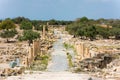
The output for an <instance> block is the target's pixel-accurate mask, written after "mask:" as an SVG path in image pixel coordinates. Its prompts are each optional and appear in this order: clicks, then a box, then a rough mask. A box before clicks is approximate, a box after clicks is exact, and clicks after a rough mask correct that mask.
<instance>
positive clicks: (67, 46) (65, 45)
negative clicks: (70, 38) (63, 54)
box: [63, 43, 74, 49]
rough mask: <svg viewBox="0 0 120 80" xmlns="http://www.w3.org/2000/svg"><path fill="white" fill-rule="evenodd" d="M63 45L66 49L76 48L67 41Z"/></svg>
mask: <svg viewBox="0 0 120 80" xmlns="http://www.w3.org/2000/svg"><path fill="white" fill-rule="evenodd" d="M63 45H64V47H65V49H70V48H74V47H73V46H72V45H70V44H67V43H64V44H63Z"/></svg>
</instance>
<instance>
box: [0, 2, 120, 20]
mask: <svg viewBox="0 0 120 80" xmlns="http://www.w3.org/2000/svg"><path fill="white" fill-rule="evenodd" d="M18 16H24V17H27V18H30V19H40V20H49V19H57V20H75V19H76V18H80V17H83V16H86V17H88V18H93V19H98V18H107V19H108V18H114V19H120V0H0V19H4V18H8V17H9V18H14V17H18Z"/></svg>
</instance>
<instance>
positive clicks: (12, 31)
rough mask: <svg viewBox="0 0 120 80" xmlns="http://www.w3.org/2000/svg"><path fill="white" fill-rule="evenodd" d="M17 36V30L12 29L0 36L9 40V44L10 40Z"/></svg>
mask: <svg viewBox="0 0 120 80" xmlns="http://www.w3.org/2000/svg"><path fill="white" fill-rule="evenodd" d="M16 34H17V31H16V30H15V29H12V30H6V31H3V32H2V33H1V34H0V36H1V37H2V38H7V42H9V40H8V38H12V37H14V36H15V35H16Z"/></svg>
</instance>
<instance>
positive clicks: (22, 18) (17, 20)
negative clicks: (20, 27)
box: [12, 17, 30, 24]
mask: <svg viewBox="0 0 120 80" xmlns="http://www.w3.org/2000/svg"><path fill="white" fill-rule="evenodd" d="M12 21H13V22H14V23H16V24H21V22H23V21H30V20H29V19H28V18H25V17H16V18H14V19H12Z"/></svg>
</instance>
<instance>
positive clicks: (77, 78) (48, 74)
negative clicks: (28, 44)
mask: <svg viewBox="0 0 120 80" xmlns="http://www.w3.org/2000/svg"><path fill="white" fill-rule="evenodd" d="M55 35H58V36H60V39H58V40H57V41H56V42H55V43H54V45H53V52H52V53H51V55H52V60H51V61H50V63H49V65H48V68H47V71H44V72H41V71H37V72H33V73H32V74H23V75H20V76H11V77H8V78H7V80H102V79H98V78H94V77H91V76H90V75H89V74H80V73H72V72H69V71H68V67H69V66H68V62H67V56H66V52H65V48H64V46H63V43H62V41H63V40H64V39H63V38H64V37H63V36H62V35H64V34H62V33H61V32H60V31H55ZM90 78H92V79H90Z"/></svg>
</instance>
